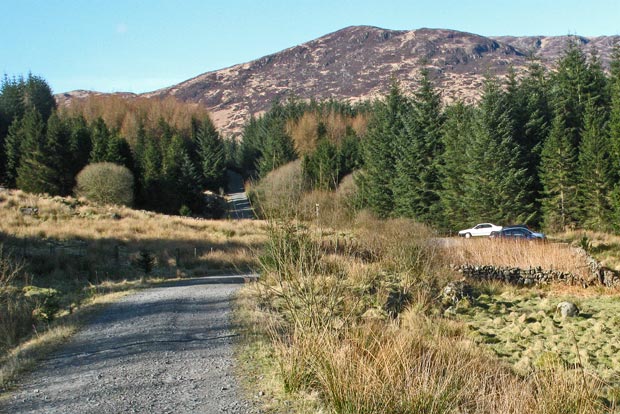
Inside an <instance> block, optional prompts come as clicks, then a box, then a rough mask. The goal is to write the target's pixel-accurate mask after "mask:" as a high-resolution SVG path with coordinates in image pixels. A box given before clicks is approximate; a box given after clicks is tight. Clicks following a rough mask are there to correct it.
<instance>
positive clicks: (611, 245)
mask: <svg viewBox="0 0 620 414" xmlns="http://www.w3.org/2000/svg"><path fill="white" fill-rule="evenodd" d="M554 238H556V239H558V240H561V241H564V242H567V243H569V244H571V245H572V246H580V247H586V246H582V245H583V244H586V245H588V246H589V247H587V250H588V253H590V254H592V255H593V256H594V257H595V258H596V259H597V260H598V261H600V262H601V263H602V264H603V266H606V267H609V268H610V269H614V270H619V271H620V236H619V235H615V234H609V233H598V232H593V231H569V232H566V233H561V234H556V235H554Z"/></svg>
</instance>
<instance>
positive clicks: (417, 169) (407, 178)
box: [392, 71, 443, 224]
mask: <svg viewBox="0 0 620 414" xmlns="http://www.w3.org/2000/svg"><path fill="white" fill-rule="evenodd" d="M401 117H402V120H403V127H404V128H403V131H402V134H400V136H398V139H397V140H396V141H395V143H396V145H397V147H396V149H395V153H394V156H395V161H396V176H395V178H394V181H393V184H392V185H393V194H394V207H395V209H394V210H395V213H396V214H397V215H400V216H405V217H410V218H414V219H416V220H418V221H421V222H425V223H433V224H434V223H437V222H438V221H439V213H440V209H439V203H438V202H439V190H440V188H441V183H440V179H439V168H440V165H439V163H440V160H441V158H440V155H441V152H442V143H441V127H442V123H443V114H442V112H441V98H440V97H439V94H437V93H436V92H435V90H434V88H433V85H432V83H431V81H430V79H429V74H428V72H427V71H423V72H422V78H421V80H420V88H419V90H418V91H416V93H415V95H414V99H413V101H412V103H411V105H407V106H405V107H404V108H403V111H402V112H401Z"/></svg>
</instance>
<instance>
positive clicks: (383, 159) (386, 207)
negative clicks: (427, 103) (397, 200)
mask: <svg viewBox="0 0 620 414" xmlns="http://www.w3.org/2000/svg"><path fill="white" fill-rule="evenodd" d="M407 105H408V103H407V101H406V98H405V97H404V96H403V95H402V93H401V91H400V88H399V86H398V84H397V83H396V82H393V83H392V86H391V87H390V92H389V94H388V95H387V97H386V99H385V100H384V101H382V102H377V103H376V106H375V110H374V114H373V118H372V119H371V121H370V123H369V125H368V131H367V132H366V137H365V139H364V145H363V149H364V170H363V173H362V174H360V175H359V176H358V180H359V182H358V186H359V188H360V191H361V194H362V195H361V197H362V203H363V204H364V205H366V206H368V207H369V208H370V210H371V211H373V212H374V213H375V214H377V215H378V216H379V217H388V216H389V215H391V214H392V211H393V210H394V194H393V192H392V189H393V188H394V187H393V180H394V176H395V174H396V167H395V156H394V146H395V142H396V141H397V140H398V139H399V137H400V136H401V135H402V134H403V130H404V125H403V118H402V116H401V113H402V111H403V109H404V108H405V107H406V106H407Z"/></svg>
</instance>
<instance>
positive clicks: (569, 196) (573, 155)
mask: <svg viewBox="0 0 620 414" xmlns="http://www.w3.org/2000/svg"><path fill="white" fill-rule="evenodd" d="M567 128H568V127H567V125H566V122H565V120H564V118H563V116H562V114H561V113H560V114H557V115H556V116H555V118H554V119H553V122H552V125H551V131H550V133H549V137H548V138H547V140H546V141H545V144H544V145H543V149H542V152H541V164H540V180H541V183H542V186H543V192H542V195H543V199H542V214H543V222H544V225H545V228H547V229H549V230H553V231H562V230H566V229H567V228H568V227H571V226H573V225H574V224H575V223H576V218H577V213H578V203H577V173H576V170H577V168H576V165H577V151H576V150H575V147H574V146H573V143H572V140H571V138H572V135H571V134H569V133H567V131H566V130H567Z"/></svg>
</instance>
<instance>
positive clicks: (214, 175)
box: [196, 118, 226, 191]
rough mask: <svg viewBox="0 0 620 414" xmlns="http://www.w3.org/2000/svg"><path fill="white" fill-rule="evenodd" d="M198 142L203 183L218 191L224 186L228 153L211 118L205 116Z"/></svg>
mask: <svg viewBox="0 0 620 414" xmlns="http://www.w3.org/2000/svg"><path fill="white" fill-rule="evenodd" d="M196 143H197V147H198V148H197V155H198V159H199V163H200V166H201V170H202V181H203V184H204V186H205V187H206V188H207V189H209V190H212V191H217V190H218V189H220V188H222V187H223V186H224V177H225V176H224V175H225V172H226V154H225V152H224V145H223V143H222V139H221V138H220V134H219V133H218V132H217V130H216V129H215V126H214V125H213V122H211V120H210V119H209V118H205V119H204V120H203V122H202V125H201V126H200V128H199V129H198V132H197V134H196Z"/></svg>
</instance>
